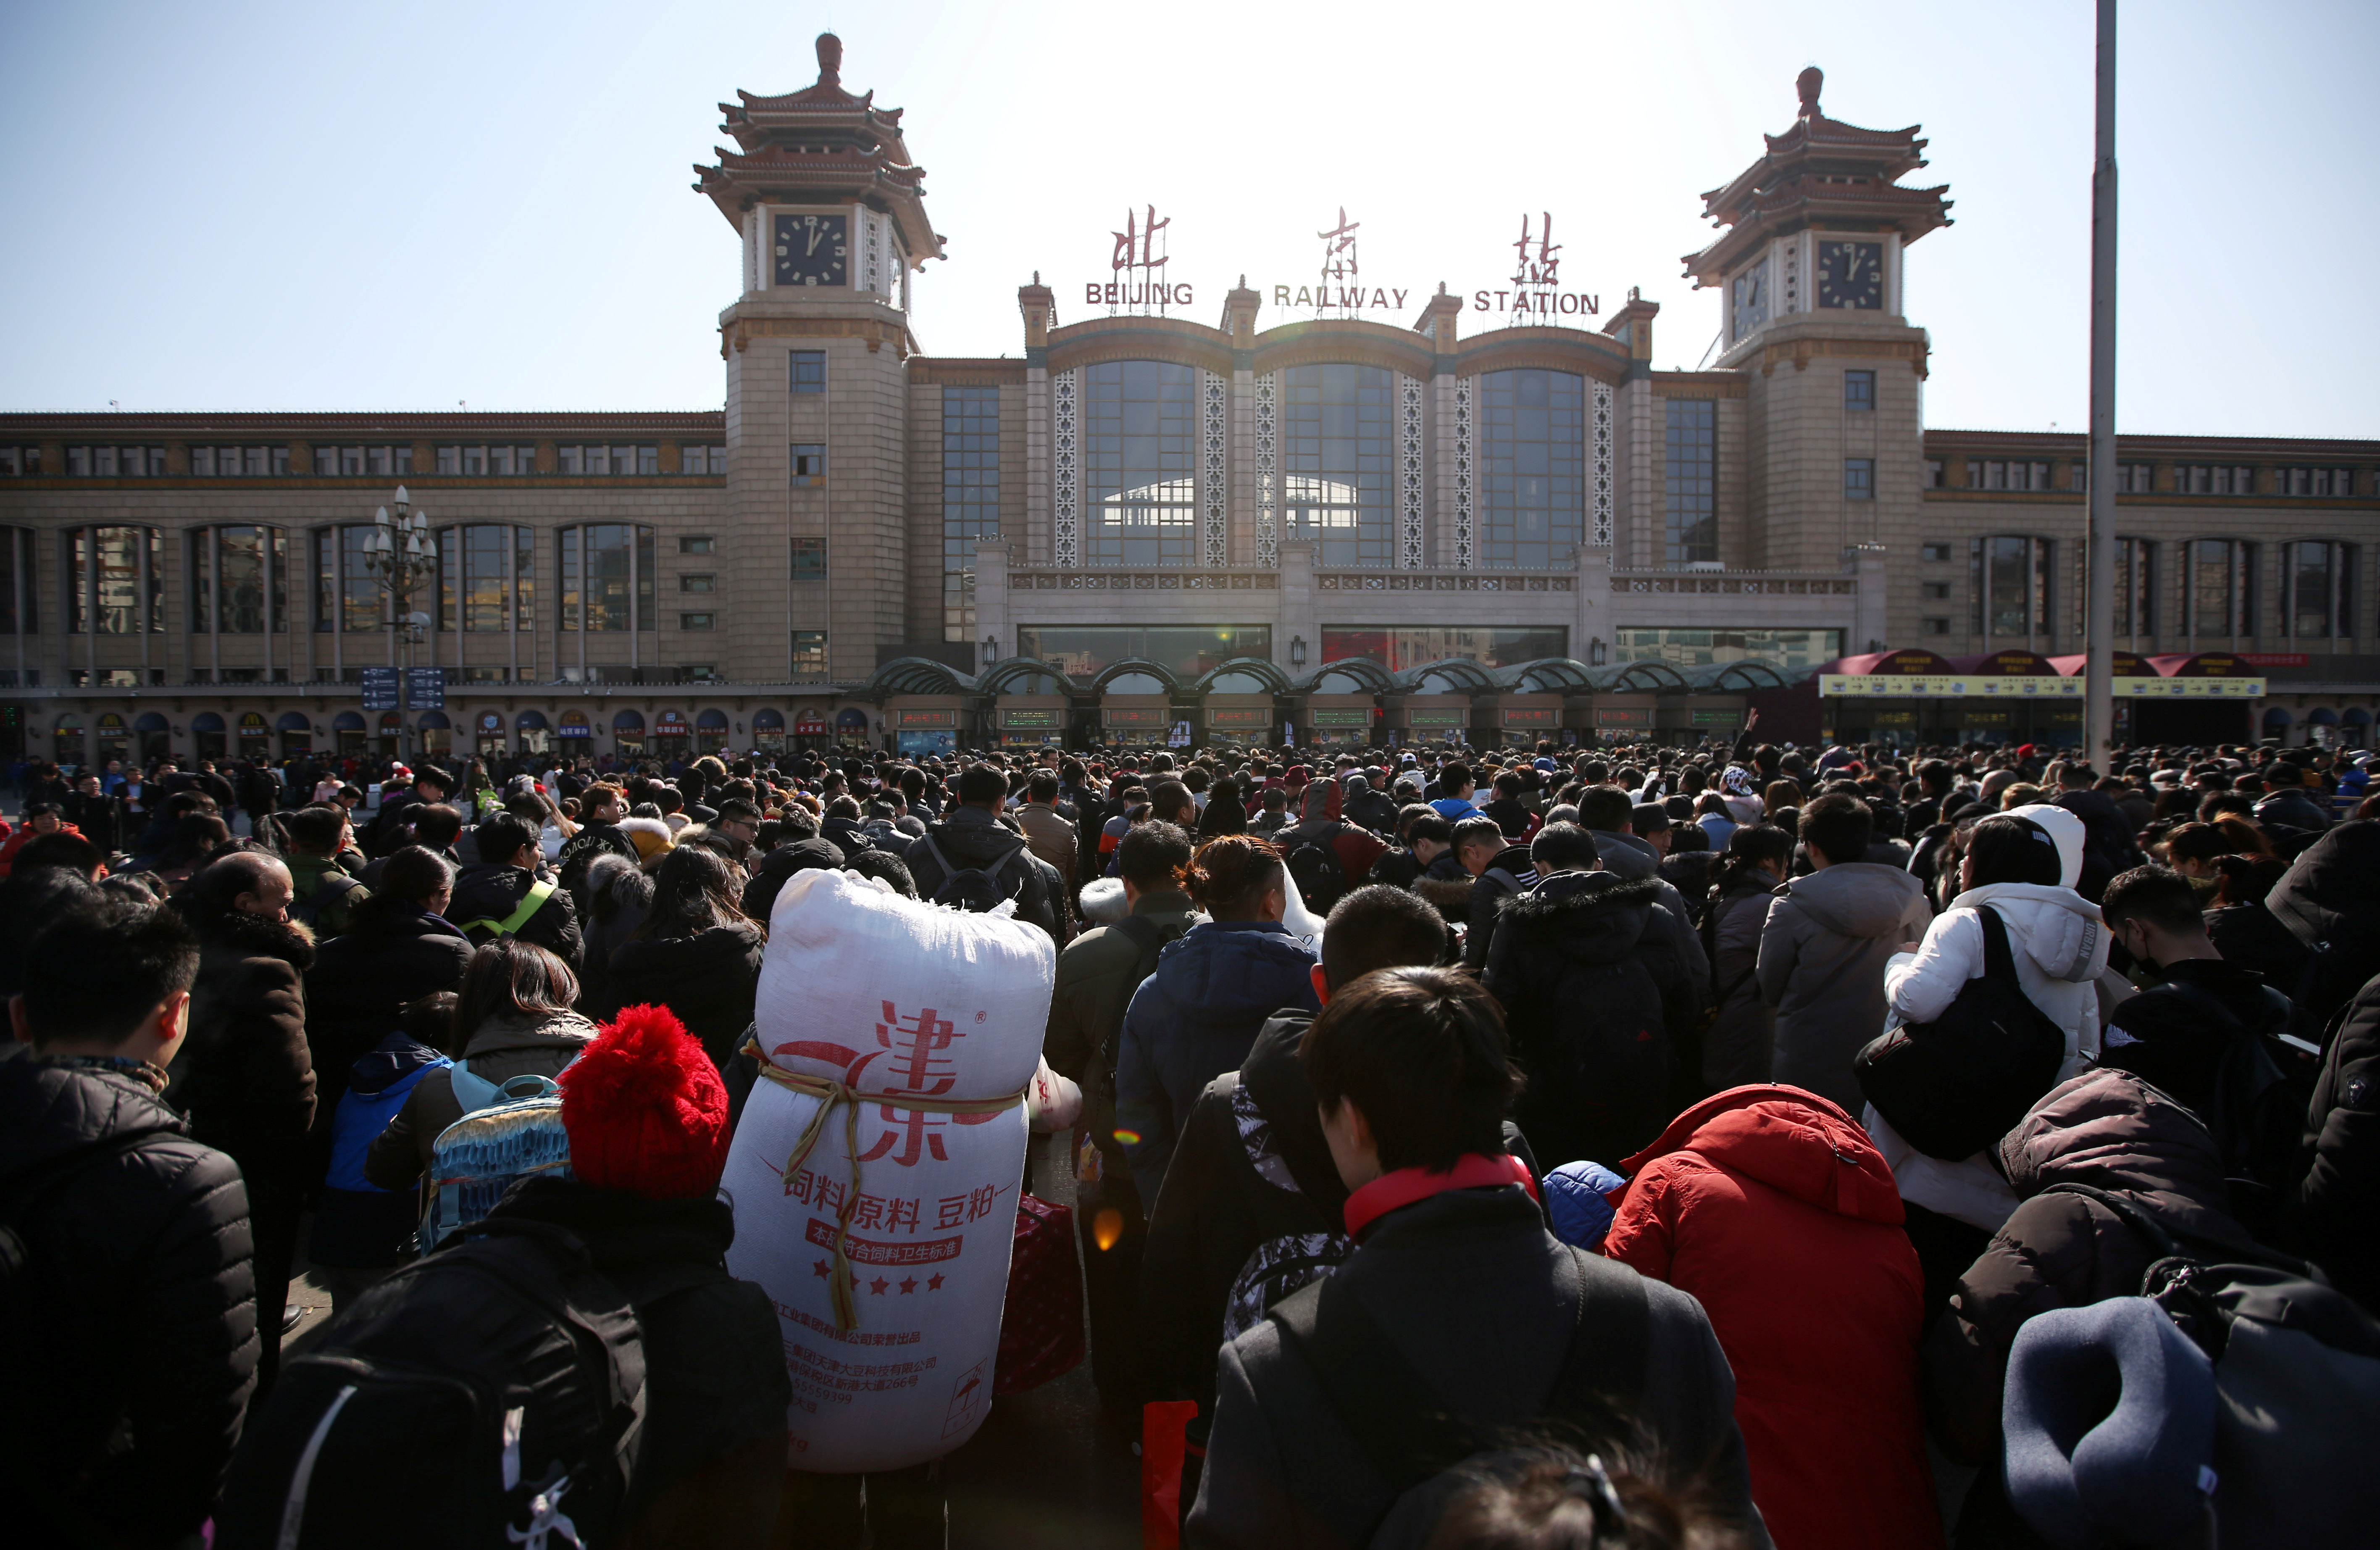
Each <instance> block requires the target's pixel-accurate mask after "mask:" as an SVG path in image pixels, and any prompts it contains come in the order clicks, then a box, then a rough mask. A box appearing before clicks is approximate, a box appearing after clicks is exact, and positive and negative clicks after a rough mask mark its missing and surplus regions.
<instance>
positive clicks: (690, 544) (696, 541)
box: [677, 532, 719, 555]
mask: <svg viewBox="0 0 2380 1550" xmlns="http://www.w3.org/2000/svg"><path fill="white" fill-rule="evenodd" d="M677 552H678V553H679V554H681V555H715V554H717V553H718V552H719V540H717V539H715V538H713V537H711V536H710V534H709V533H707V532H688V533H680V534H679V535H678V540H677Z"/></svg>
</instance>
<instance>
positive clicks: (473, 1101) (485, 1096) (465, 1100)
mask: <svg viewBox="0 0 2380 1550" xmlns="http://www.w3.org/2000/svg"><path fill="white" fill-rule="evenodd" d="M446 1081H447V1084H448V1086H449V1087H451V1088H452V1089H453V1091H454V1093H455V1102H456V1103H458V1104H460V1105H463V1112H464V1113H465V1114H477V1113H478V1112H479V1111H480V1110H481V1109H483V1108H486V1107H487V1106H488V1105H490V1104H498V1103H502V1102H503V1101H504V1092H503V1090H502V1089H500V1088H498V1087H497V1086H496V1084H495V1083H494V1082H492V1081H490V1080H488V1079H487V1078H485V1077H483V1076H481V1075H480V1073H479V1072H477V1071H474V1070H472V1069H471V1068H470V1064H469V1063H468V1061H462V1060H457V1061H456V1062H455V1064H454V1065H452V1066H450V1067H448V1068H447V1070H446Z"/></svg>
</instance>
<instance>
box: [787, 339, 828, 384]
mask: <svg viewBox="0 0 2380 1550" xmlns="http://www.w3.org/2000/svg"><path fill="white" fill-rule="evenodd" d="M788 361H789V364H790V368H791V380H790V382H789V383H788V385H789V386H791V387H792V389H793V390H794V391H795V392H796V393H823V392H825V391H826V351H824V350H822V349H797V350H795V351H794V352H793V354H792V355H791V356H790V357H788Z"/></svg>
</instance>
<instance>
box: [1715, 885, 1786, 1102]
mask: <svg viewBox="0 0 2380 1550" xmlns="http://www.w3.org/2000/svg"><path fill="white" fill-rule="evenodd" d="M1775 894H1776V888H1775V886H1774V885H1772V884H1771V883H1770V881H1769V877H1768V874H1767V873H1765V872H1764V873H1758V874H1757V875H1756V876H1754V875H1747V876H1745V877H1744V878H1743V879H1742V880H1741V881H1740V882H1739V884H1738V885H1737V886H1735V887H1734V888H1732V889H1730V891H1729V892H1727V893H1725V894H1722V895H1721V896H1719V897H1718V898H1716V899H1714V900H1712V901H1711V903H1710V905H1709V907H1708V908H1709V910H1710V913H1711V922H1710V925H1711V942H1712V945H1713V946H1714V947H1715V949H1716V951H1715V952H1714V954H1713V956H1712V958H1711V998H1712V1001H1713V1003H1714V1004H1715V1005H1716V1006H1717V1007H1718V1018H1717V1019H1716V1020H1714V1021H1713V1022H1712V1024H1711V1026H1710V1028H1709V1030H1708V1031H1706V1032H1705V1033H1704V1034H1703V1084H1704V1085H1705V1086H1706V1087H1708V1088H1710V1089H1711V1090H1712V1091H1713V1092H1725V1091H1726V1090H1727V1089H1729V1088H1730V1087H1742V1086H1743V1085H1744V1084H1746V1083H1747V1082H1765V1081H1767V1080H1768V1072H1769V1068H1770V1064H1771V1061H1772V1059H1773V1057H1774V1053H1775V1049H1776V1044H1777V1010H1776V1008H1775V1007H1771V1006H1770V1005H1769V1004H1768V1002H1767V999H1766V998H1765V997H1763V996H1762V995H1761V993H1760V980H1759V976H1758V975H1757V974H1755V972H1754V970H1755V967H1756V966H1757V964H1758V961H1759V958H1760V938H1761V936H1762V935H1763V934H1764V932H1763V928H1764V927H1765V926H1767V923H1768V905H1769V900H1770V899H1771V898H1772V897H1774V896H1775Z"/></svg>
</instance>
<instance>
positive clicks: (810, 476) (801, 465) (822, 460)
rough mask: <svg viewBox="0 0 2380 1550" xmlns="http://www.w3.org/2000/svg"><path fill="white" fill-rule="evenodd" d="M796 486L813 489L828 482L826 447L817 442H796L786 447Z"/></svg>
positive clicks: (797, 488)
mask: <svg viewBox="0 0 2380 1550" xmlns="http://www.w3.org/2000/svg"><path fill="white" fill-rule="evenodd" d="M786 458H787V466H788V467H790V468H791V469H792V470H793V477H794V488H795V489H796V490H807V489H812V488H815V487H817V486H819V485H821V484H824V483H825V482H826V448H825V447H823V446H820V445H818V444H817V443H816V442H795V443H793V444H792V445H790V446H788V447H787V448H786Z"/></svg>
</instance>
